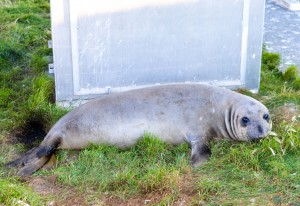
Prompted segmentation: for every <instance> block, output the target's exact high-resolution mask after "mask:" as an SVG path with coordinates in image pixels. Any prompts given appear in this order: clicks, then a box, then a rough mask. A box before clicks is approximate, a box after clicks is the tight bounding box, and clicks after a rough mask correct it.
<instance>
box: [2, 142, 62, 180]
mask: <svg viewBox="0 0 300 206" xmlns="http://www.w3.org/2000/svg"><path fill="white" fill-rule="evenodd" d="M59 143H60V138H55V140H54V141H51V142H50V143H48V144H45V142H44V141H43V142H42V143H41V144H40V146H38V147H36V148H33V149H31V150H29V151H28V152H26V153H25V154H23V155H22V156H21V157H19V158H18V159H16V160H14V161H12V162H9V163H7V164H6V165H5V166H6V167H15V168H20V169H19V171H18V173H17V175H18V176H29V175H31V174H32V173H34V172H35V171H37V170H39V169H40V168H41V167H43V166H44V165H45V164H46V163H47V162H48V161H49V159H50V158H51V156H52V154H53V153H54V152H55V150H56V149H57V147H58V145H59Z"/></svg>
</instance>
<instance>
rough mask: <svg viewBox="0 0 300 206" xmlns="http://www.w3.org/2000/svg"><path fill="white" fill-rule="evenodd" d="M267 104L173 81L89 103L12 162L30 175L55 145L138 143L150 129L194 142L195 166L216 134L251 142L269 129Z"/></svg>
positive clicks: (169, 137)
mask: <svg viewBox="0 0 300 206" xmlns="http://www.w3.org/2000/svg"><path fill="white" fill-rule="evenodd" d="M269 120H270V116H269V112H268V110H267V108H266V107H265V106H264V105H263V104H261V103H260V102H258V101H256V100H255V99H253V98H251V97H248V96H245V95H242V94H239V93H236V92H233V91H230V90H227V89H224V88H219V87H214V86H208V85H201V84H173V85H163V86H154V87H149V88H143V89H137V90H132V91H127V92H122V93H114V94H110V95H106V96H102V97H100V98H97V99H94V100H91V101H89V102H88V103H86V104H83V105H81V106H79V107H78V108H76V109H74V110H73V111H71V112H69V113H68V114H66V115H65V116H63V117H62V118H61V119H60V120H59V121H58V122H57V123H56V124H55V125H54V126H53V127H52V128H51V130H50V131H49V133H48V134H47V136H46V137H45V139H44V140H43V141H42V143H41V144H40V145H39V146H38V147H37V148H34V149H32V150H30V151H28V152H27V153H25V154H24V155H23V156H22V157H20V158H19V159H17V160H15V161H13V162H11V163H8V166H15V167H19V166H20V167H21V168H20V170H19V172H18V175H20V176H27V175H30V174H32V173H33V172H35V171H37V170H38V169H40V168H41V167H42V166H43V165H44V164H45V163H47V161H48V160H49V159H50V157H51V155H52V154H53V153H54V152H55V150H56V149H81V148H84V147H87V146H89V145H90V144H102V143H104V144H110V145H116V146H117V147H120V148H125V147H129V146H132V145H134V144H135V143H136V142H137V141H138V139H139V138H141V137H142V136H143V134H144V132H145V131H148V132H151V133H152V134H154V135H156V136H158V137H159V138H160V139H161V140H163V141H165V142H168V143H171V144H180V143H183V142H188V143H189V144H190V146H191V150H192V151H191V164H192V165H193V166H194V167H196V166H199V165H201V163H203V162H204V161H205V160H206V159H207V158H208V156H209V154H210V150H209V148H208V146H207V145H208V142H209V141H210V140H212V139H214V138H226V139H229V140H238V141H247V140H256V139H260V138H263V137H265V136H266V135H267V132H268V131H269V129H270V126H269Z"/></svg>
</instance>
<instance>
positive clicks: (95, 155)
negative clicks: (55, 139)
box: [0, 0, 300, 205]
mask: <svg viewBox="0 0 300 206" xmlns="http://www.w3.org/2000/svg"><path fill="white" fill-rule="evenodd" d="M0 5H1V7H0V97H1V98H0V154H1V155H0V205H1V204H4V205H15V204H16V202H15V201H18V200H21V201H23V202H26V203H28V204H30V205H47V204H48V203H49V201H51V200H53V199H54V200H55V201H57V202H58V203H59V205H72V200H76V201H79V202H80V203H81V204H82V205H84V204H99V205H101V204H102V205H105V204H120V202H122V203H132V204H135V205H138V204H144V201H145V200H149V201H150V202H149V204H150V205H175V204H177V205H180V203H182V201H183V202H185V204H187V205H199V204H205V205H251V204H253V205H280V204H283V205H288V204H290V205H299V204H300V196H299V194H300V175H299V170H300V159H299V155H300V154H299V153H300V118H299V110H298V113H296V112H293V109H294V108H297V107H298V109H299V107H300V91H299V89H300V86H299V85H300V80H299V77H298V76H297V75H296V73H297V72H296V68H295V67H294V66H293V67H291V68H287V70H286V73H281V72H280V71H279V70H278V67H279V64H280V55H279V54H274V53H269V52H267V51H266V50H264V51H263V55H262V58H263V59H262V71H261V87H260V92H259V94H251V93H249V92H247V91H243V92H244V93H245V94H247V95H251V96H253V97H254V98H257V99H258V100H260V101H261V102H263V103H264V104H265V105H266V106H267V107H268V108H269V110H270V112H271V115H272V119H273V134H272V135H270V136H269V137H267V138H265V139H263V140H261V141H259V142H252V143H250V142H238V143H237V142H228V141H214V142H212V143H211V148H212V156H211V158H210V160H209V161H208V162H207V163H206V164H204V165H203V167H200V168H197V169H192V168H191V167H190V165H189V158H190V157H189V156H190V149H189V148H188V146H187V144H183V145H179V146H172V145H169V144H166V143H163V142H161V141H159V140H158V139H155V138H154V137H153V136H151V135H150V134H146V135H145V138H144V139H142V140H141V141H140V142H139V143H138V144H137V145H136V146H135V147H132V148H129V149H126V150H121V149H118V148H116V147H112V146H107V145H100V146H96V145H94V146H92V147H89V148H87V149H84V150H82V151H59V152H58V154H57V156H58V163H57V165H56V167H55V168H54V169H53V170H51V171H39V172H37V173H36V174H34V175H33V177H32V178H31V179H29V180H28V182H23V181H21V180H19V179H18V178H16V177H13V176H12V175H11V174H12V173H10V171H9V170H7V169H5V168H4V166H3V164H4V163H6V162H7V161H9V160H12V159H13V158H14V157H16V156H17V155H18V153H19V152H24V150H26V147H25V146H24V145H23V144H21V143H18V142H15V143H14V144H12V142H11V141H12V140H11V137H12V135H13V134H14V133H18V132H19V133H20V132H21V133H26V131H27V130H28V129H30V125H32V123H37V122H38V123H39V124H40V125H42V129H43V130H45V131H48V130H49V129H50V127H51V126H52V125H53V124H54V123H55V122H56V121H57V120H58V119H59V118H60V117H61V116H63V115H64V114H65V113H66V112H67V111H66V110H63V109H61V108H59V107H56V106H55V105H54V104H53V103H54V81H53V78H52V77H51V76H48V75H47V74H46V69H47V64H48V63H49V62H48V59H51V55H52V53H51V50H49V49H48V48H47V47H46V45H47V40H49V39H51V36H50V20H49V2H48V1H45V0H39V1H34V0H22V1H21V0H15V1H12V0H0ZM289 105H290V106H289ZM23 138H26V137H23ZM41 177H42V178H44V179H45V180H48V181H50V182H51V181H52V179H53V178H55V184H54V187H56V190H57V193H54V194H53V195H52V196H49V195H42V194H40V192H39V191H37V192H34V191H33V188H30V187H29V185H32V183H33V180H34V179H36V178H41ZM138 200H139V202H138V204H137V203H136V202H135V201H138Z"/></svg>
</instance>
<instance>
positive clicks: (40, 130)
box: [10, 120, 46, 150]
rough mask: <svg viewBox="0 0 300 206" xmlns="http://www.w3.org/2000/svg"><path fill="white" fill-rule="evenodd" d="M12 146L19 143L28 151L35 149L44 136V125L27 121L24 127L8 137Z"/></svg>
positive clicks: (15, 130)
mask: <svg viewBox="0 0 300 206" xmlns="http://www.w3.org/2000/svg"><path fill="white" fill-rule="evenodd" d="M10 136H11V137H10V140H11V142H10V143H12V144H14V143H21V144H23V145H24V147H25V148H26V149H27V150H29V149H31V148H33V147H36V146H37V145H38V144H39V143H40V142H41V141H42V140H43V139H44V137H45V136H46V131H45V130H44V125H43V124H42V123H41V122H38V121H35V120H33V121H28V122H27V123H26V125H24V126H22V127H20V128H16V129H14V130H13V132H12V133H11V135H10Z"/></svg>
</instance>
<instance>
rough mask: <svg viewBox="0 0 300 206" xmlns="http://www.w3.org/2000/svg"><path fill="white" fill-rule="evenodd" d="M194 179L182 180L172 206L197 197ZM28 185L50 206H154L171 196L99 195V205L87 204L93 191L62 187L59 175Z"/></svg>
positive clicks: (34, 178)
mask: <svg viewBox="0 0 300 206" xmlns="http://www.w3.org/2000/svg"><path fill="white" fill-rule="evenodd" d="M192 180H193V177H192V176H190V175H186V176H185V177H184V178H182V181H181V183H182V184H181V185H180V190H179V193H178V194H177V195H176V197H175V198H176V200H175V201H174V202H172V203H170V205H174V206H177V205H178V206H185V205H189V203H191V201H192V200H193V196H195V195H196V192H195V190H194V189H193V187H192ZM24 181H26V182H27V183H28V185H29V186H30V187H31V188H32V189H33V190H34V191H35V192H36V193H38V194H39V195H41V196H45V197H47V199H49V197H50V199H49V201H48V203H47V205H49V206H58V205H60V206H63V205H68V206H77V205H80V206H102V205H105V206H106V205H118V206H137V205H154V204H158V203H160V202H161V201H162V200H163V199H167V198H168V196H170V195H171V191H168V192H165V193H159V192H153V193H148V194H138V195H136V196H134V197H131V198H128V199H122V198H120V197H117V196H113V195H105V194H99V197H96V199H98V200H97V203H96V204H95V203H90V204H89V203H87V201H86V200H85V198H86V197H87V196H88V195H92V193H93V190H89V191H84V192H82V191H81V192H80V191H79V190H78V189H77V188H76V187H67V186H64V185H61V184H59V183H58V181H57V175H51V176H43V177H41V176H39V177H34V176H32V177H28V178H26V179H24Z"/></svg>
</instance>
